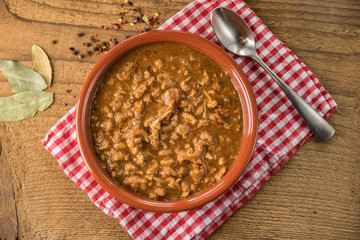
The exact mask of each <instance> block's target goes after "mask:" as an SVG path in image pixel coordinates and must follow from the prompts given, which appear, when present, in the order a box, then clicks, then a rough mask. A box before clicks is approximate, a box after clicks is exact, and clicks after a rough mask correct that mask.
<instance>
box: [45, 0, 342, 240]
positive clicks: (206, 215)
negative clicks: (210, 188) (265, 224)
mask: <svg viewBox="0 0 360 240" xmlns="http://www.w3.org/2000/svg"><path fill="white" fill-rule="evenodd" d="M219 6H224V7H228V8H230V9H232V10H234V11H235V12H237V13H238V14H240V16H241V17H242V18H243V19H244V20H245V21H246V22H247V23H248V24H249V26H250V27H251V29H252V31H253V32H254V35H255V39H256V48H257V51H258V53H259V55H260V57H261V58H262V59H263V61H264V62H265V63H266V64H267V65H268V66H269V67H270V68H271V69H272V70H273V71H274V72H275V73H276V74H277V75H278V76H279V77H281V78H282V79H283V80H284V81H285V82H286V83H287V84H288V85H290V86H291V87H292V89H294V90H295V91H296V92H297V93H298V94H299V95H300V96H301V97H302V98H303V99H305V100H306V101H307V102H308V103H309V104H310V105H311V106H312V107H313V108H314V109H316V110H317V111H318V112H319V113H320V115H321V116H324V117H325V118H327V117H328V116H329V115H330V114H331V113H332V112H333V111H334V110H335V109H336V107H337V106H336V103H335V101H334V100H333V99H332V98H331V97H330V95H329V94H328V93H327V91H326V90H325V89H324V88H323V87H322V85H321V84H320V82H319V81H318V79H317V78H316V77H315V75H314V74H313V73H312V72H311V71H310V70H309V69H308V68H307V67H306V66H305V64H304V63H303V62H302V61H301V60H300V59H299V58H298V57H297V56H295V55H294V53H292V52H291V51H290V50H289V49H288V48H287V47H286V46H285V45H284V44H283V43H282V42H281V41H280V40H279V39H277V38H276V37H275V36H274V34H273V33H271V32H270V30H269V29H268V28H267V27H266V26H265V25H264V24H263V23H262V22H261V20H260V19H259V18H258V17H257V16H256V15H255V13H254V12H253V11H252V10H251V9H250V8H249V7H248V6H247V5H246V4H245V3H244V2H243V1H240V0H237V1H229V0H219V1H214V0H212V1H204V0H196V1H194V2H192V3H190V4H189V5H188V6H186V7H185V8H184V9H183V10H181V11H180V12H179V13H177V14H176V15H175V16H173V17H172V18H170V19H169V20H167V21H166V22H165V23H164V24H163V25H162V26H161V29H165V30H171V29H172V30H181V31H184V32H191V33H195V34H197V35H200V36H202V37H204V38H207V39H209V40H211V41H213V42H215V43H217V44H219V45H220V43H219V41H218V40H217V38H216V37H215V35H214V32H213V30H212V28H211V23H210V12H211V11H212V10H213V9H214V8H216V7H219ZM231 56H232V57H233V58H234V59H235V60H236V62H237V63H238V64H239V66H240V67H241V68H242V70H243V71H244V72H245V74H246V76H247V77H248V79H249V81H250V82H251V85H252V87H253V89H254V92H255V96H256V101H257V105H258V110H259V133H258V140H257V143H256V147H255V151H254V154H253V156H252V158H251V160H250V162H249V164H248V166H247V168H246V170H245V171H244V173H243V174H242V176H241V177H240V178H239V179H238V181H237V182H236V183H235V184H234V185H233V186H232V187H231V188H230V189H229V190H228V191H227V192H225V193H224V194H223V195H222V196H220V197H219V198H217V199H215V200H214V201H212V202H210V203H208V204H206V205H205V206H203V207H200V208H197V209H194V210H190V211H185V212H179V213H168V214H162V213H154V212H146V211H143V210H140V209H134V208H132V207H130V206H128V205H126V204H124V203H121V202H119V201H118V200H116V199H115V198H114V197H112V196H111V195H110V194H109V193H107V192H106V191H105V190H104V189H103V188H101V187H100V185H99V184H98V183H97V182H96V181H95V180H94V179H93V178H92V176H91V175H90V173H89V171H88V170H87V169H86V166H85V163H84V161H83V159H82V158H81V155H80V151H79V147H78V145H77V141H76V128H75V115H76V107H77V106H75V107H74V108H73V109H71V110H70V112H68V113H67V114H66V115H65V116H64V117H63V118H61V119H60V120H59V122H57V123H56V125H55V126H54V127H52V128H51V129H50V131H49V132H48V133H47V134H46V137H45V138H44V139H43V141H42V144H43V146H44V148H45V149H46V150H48V151H49V152H50V153H51V154H52V155H54V156H55V158H56V159H57V160H58V162H59V164H60V166H61V168H62V169H63V171H64V172H65V174H66V175H68V176H69V177H70V178H71V180H73V181H74V182H75V183H76V184H77V185H78V186H79V187H80V188H81V189H82V190H83V191H85V192H86V193H87V194H88V196H89V198H90V199H91V201H92V202H93V203H94V204H95V205H96V206H97V207H99V208H100V209H102V210H103V211H104V212H105V213H106V214H107V215H109V216H112V217H114V218H116V219H117V220H118V221H119V222H120V224H121V225H122V226H123V227H124V228H125V229H126V230H127V231H128V233H129V234H130V236H131V237H133V238H134V239H152V240H154V239H192V238H194V239H204V238H205V237H207V236H209V235H210V234H211V233H212V232H213V231H214V230H215V229H216V228H217V227H219V226H220V225H221V224H222V223H223V222H224V221H225V220H226V219H227V218H228V217H229V216H230V215H231V214H232V213H233V212H235V211H236V210H237V209H238V208H239V207H240V206H241V205H242V204H243V203H245V202H246V201H247V200H248V199H250V198H251V197H252V196H253V195H254V194H255V193H256V192H257V191H258V190H259V188H260V187H261V186H262V185H263V184H264V183H265V182H266V181H267V180H268V179H269V178H270V177H271V176H272V175H273V174H274V173H275V172H276V171H278V170H279V169H280V168H281V166H282V165H283V164H284V163H285V162H287V161H288V160H289V158H290V157H291V156H292V155H293V154H294V152H295V151H296V150H297V149H298V148H299V147H300V145H301V144H302V143H304V142H305V141H306V140H307V139H308V138H309V137H310V136H311V133H310V131H309V129H308V128H307V126H306V125H305V123H304V122H303V121H302V119H301V117H300V116H299V115H298V114H297V112H296V111H295V110H294V107H293V106H292V105H291V103H290V102H289V100H288V98H287V97H286V96H285V95H284V93H283V92H282V91H281V89H280V88H279V87H278V86H277V85H276V83H275V82H274V81H273V80H272V79H271V78H270V76H269V75H268V74H267V73H266V72H265V71H264V70H263V69H262V68H261V67H260V66H259V65H258V64H256V63H255V61H252V60H250V59H247V58H241V57H236V56H234V55H231Z"/></svg>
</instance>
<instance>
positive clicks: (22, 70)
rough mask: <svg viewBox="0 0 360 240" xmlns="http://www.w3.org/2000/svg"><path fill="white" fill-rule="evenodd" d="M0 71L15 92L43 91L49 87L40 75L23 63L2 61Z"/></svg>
mask: <svg viewBox="0 0 360 240" xmlns="http://www.w3.org/2000/svg"><path fill="white" fill-rule="evenodd" d="M0 71H2V74H3V75H4V77H5V78H6V79H7V80H8V81H9V84H10V88H11V91H13V92H21V91H29V90H43V89H45V88H46V87H47V85H46V83H45V82H44V79H43V78H42V77H41V75H40V74H38V73H37V72H35V71H34V70H32V69H31V68H29V67H27V66H25V65H23V64H21V63H18V62H14V61H10V60H0Z"/></svg>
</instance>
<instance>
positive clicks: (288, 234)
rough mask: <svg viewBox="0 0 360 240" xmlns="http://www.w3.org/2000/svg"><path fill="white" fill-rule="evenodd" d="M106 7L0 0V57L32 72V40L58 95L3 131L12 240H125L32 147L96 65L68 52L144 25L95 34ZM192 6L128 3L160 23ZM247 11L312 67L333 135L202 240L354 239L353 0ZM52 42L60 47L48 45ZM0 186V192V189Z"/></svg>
mask: <svg viewBox="0 0 360 240" xmlns="http://www.w3.org/2000/svg"><path fill="white" fill-rule="evenodd" d="M119 1H120V0H119ZM113 2H114V1H110V0H101V1H100V0H97V1H96V2H94V1H93V0H88V1H72V0H58V1H46V0H32V1H31V0H6V1H0V21H1V25H0V33H1V36H3V37H0V46H1V51H0V59H13V60H18V61H20V62H22V63H24V64H26V65H28V66H31V65H32V63H31V54H30V48H31V46H32V45H33V44H34V43H36V44H38V45H40V46H41V47H42V48H44V49H45V51H46V52H47V53H48V54H49V56H50V59H51V62H52V65H53V68H54V81H53V85H52V88H51V90H52V91H54V92H55V102H54V104H53V105H52V106H51V107H50V108H49V109H48V110H46V111H45V112H41V113H38V114H37V115H36V117H34V118H31V119H27V120H24V121H20V122H10V123H0V129H3V131H2V132H1V134H0V135H1V138H0V143H1V145H2V149H3V151H2V152H3V153H5V156H6V160H7V162H8V164H9V165H10V169H11V171H8V173H9V172H11V173H12V175H13V176H12V178H13V185H14V187H15V199H16V204H17V214H18V221H19V225H18V229H19V233H18V236H19V238H20V239H88V238H91V239H131V238H130V237H129V235H128V234H127V232H126V231H125V230H124V229H123V228H122V227H121V226H120V225H119V223H118V222H117V221H116V220H115V219H113V218H110V217H108V216H106V215H105V214H104V213H103V212H102V211H101V210H100V209H98V208H97V207H95V206H94V205H93V204H92V202H91V201H90V200H89V199H88V197H87V195H86V194H85V193H84V192H83V191H81V190H80V189H79V187H77V186H76V185H75V184H74V183H73V182H72V181H71V180H70V179H69V178H68V177H67V176H66V175H65V174H64V173H63V172H62V170H61V168H60V167H59V165H58V164H57V162H56V160H55V159H54V158H53V157H52V156H51V155H50V154H49V153H47V152H46V151H45V150H44V149H43V148H42V147H41V143H40V141H41V139H42V138H43V137H44V135H45V133H46V132H47V131H48V130H49V129H50V127H51V126H52V125H53V124H54V123H56V121H58V119H59V118H60V117H62V116H63V115H64V114H65V113H66V112H67V111H68V110H69V109H70V108H71V107H72V106H74V105H75V104H76V102H77V97H78V95H79V92H80V88H81V86H82V83H83V81H84V79H85V77H86V76H87V74H88V72H89V71H90V69H91V67H92V66H93V65H94V63H95V62H96V61H97V60H98V59H99V58H100V56H96V57H92V58H84V59H82V60H79V59H78V58H77V57H76V56H73V55H72V54H71V52H70V51H69V50H68V48H69V47H70V46H73V47H76V48H78V49H79V50H80V51H82V52H84V51H85V50H86V48H85V47H84V46H82V43H83V42H84V41H88V39H89V36H91V35H93V34H95V33H98V35H99V38H100V39H108V38H109V37H110V35H112V36H115V37H117V38H118V39H119V40H123V39H124V38H125V36H128V35H134V34H137V33H138V31H139V30H140V29H141V28H142V26H140V25H138V26H135V27H134V28H131V27H129V26H126V28H125V29H124V30H123V31H115V30H107V31H106V30H104V29H101V25H109V24H111V23H112V22H116V21H118V15H117V14H118V11H120V9H119V8H118V5H119V4H117V5H116V4H114V3H113ZM190 2H191V0H146V1H145V0H136V1H135V5H136V6H140V7H141V8H143V9H144V10H146V9H148V10H151V11H152V12H154V11H158V12H159V14H160V21H161V23H162V22H164V21H165V20H166V19H167V18H169V17H170V16H172V15H173V14H175V13H176V12H177V11H179V10H181V9H182V8H183V7H184V6H186V5H187V4H188V3H190ZM246 3H247V4H248V5H249V6H250V7H251V8H252V9H253V10H254V11H255V12H256V14H257V15H258V16H259V17H260V18H261V19H262V20H263V21H264V23H265V24H266V25H267V26H268V27H269V29H270V30H271V31H273V32H274V33H275V34H276V36H277V37H279V39H281V40H282V41H283V42H284V43H285V44H286V45H287V46H288V47H289V48H290V49H292V50H293V51H294V53H295V54H297V55H298V56H299V57H300V58H301V59H302V60H303V61H304V62H305V63H306V64H307V65H308V66H309V68H310V69H311V70H312V71H313V72H314V73H315V75H316V76H317V77H318V78H319V79H320V81H321V83H322V84H323V85H324V86H325V88H326V89H327V90H328V91H329V92H330V93H331V95H332V96H333V97H334V98H335V100H336V101H337V103H338V105H339V109H338V110H337V111H336V112H335V113H334V114H333V115H332V116H331V117H330V118H329V121H330V123H331V124H333V126H334V127H335V129H336V131H337V132H336V134H335V136H334V138H333V139H331V140H330V141H329V142H327V143H324V144H320V143H318V142H317V141H316V140H315V139H313V138H312V139H310V140H309V141H307V142H306V143H305V144H304V145H303V146H302V147H301V148H300V149H299V150H298V151H297V152H296V154H295V155H294V156H293V157H292V158H291V159H290V161H289V162H288V163H287V164H286V165H285V166H284V167H283V168H282V169H281V170H280V171H279V172H278V173H276V174H275V176H274V177H272V178H271V179H270V180H269V181H268V182H267V183H266V184H265V185H264V186H263V187H262V188H261V189H260V191H259V192H258V193H257V194H256V195H255V196H254V197H253V198H251V199H250V200H249V201H248V202H247V203H246V204H245V205H244V206H242V207H241V208H240V209H239V210H238V211H237V212H236V213H234V214H233V215H232V216H231V217H230V218H229V219H228V220H227V221H226V222H225V223H224V224H223V225H221V226H220V228H219V229H217V230H216V231H215V232H214V233H213V234H212V235H211V236H210V237H209V239H262V238H266V239H269V238H270V239H271V238H275V239H289V238H291V239H358V236H360V194H359V193H360V184H359V183H360V181H359V180H360V173H359V171H358V169H360V142H359V138H360V94H359V92H360V82H359V77H358V76H360V67H359V62H360V54H359V52H360V38H359V34H360V27H359V26H360V19H359V17H358V16H359V15H360V4H359V1H357V0H346V1H343V0H315V1H314V0H256V1H255V0H248V1H246ZM114 6H115V7H114ZM127 8H129V9H130V7H127ZM78 32H84V33H85V36H84V37H82V38H79V37H77V36H76V34H77V33H78ZM52 40H57V41H58V42H57V43H56V44H52V43H51V41H52ZM67 90H71V91H67ZM10 94H11V92H10V90H9V87H8V84H7V82H6V80H5V79H4V78H3V76H2V75H0V97H1V96H6V95H10ZM0 131H1V130H0ZM5 139H6V140H5ZM2 156H3V154H2ZM2 169H3V168H1V166H0V171H1V170H2ZM0 178H1V177H0ZM1 188H4V187H3V182H2V181H1V182H0V189H1ZM0 204H1V202H0ZM1 209H2V208H1ZM0 211H1V210H0ZM1 216H2V215H1V214H0V219H1ZM1 226H2V224H1V222H0V227H1ZM0 229H1V228H0ZM0 233H2V231H1V230H0ZM0 236H1V235H0ZM1 237H2V238H3V236H1Z"/></svg>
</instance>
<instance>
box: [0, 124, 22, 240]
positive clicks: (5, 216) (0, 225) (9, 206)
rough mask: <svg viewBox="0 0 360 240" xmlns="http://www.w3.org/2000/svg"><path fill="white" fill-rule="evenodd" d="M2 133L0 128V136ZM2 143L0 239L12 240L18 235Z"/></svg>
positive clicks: (10, 182)
mask: <svg viewBox="0 0 360 240" xmlns="http://www.w3.org/2000/svg"><path fill="white" fill-rule="evenodd" d="M2 133H3V130H2V129H1V126H0V136H1V135H3V134H2ZM4 141H6V140H4V139H2V138H0V239H7V240H12V239H16V237H17V235H18V229H17V227H18V220H17V213H16V203H15V194H14V189H13V182H12V174H11V169H10V166H9V163H8V159H7V158H6V155H5V153H6V151H5V149H3V148H2V144H1V142H4Z"/></svg>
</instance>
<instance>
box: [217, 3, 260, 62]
mask: <svg viewBox="0 0 360 240" xmlns="http://www.w3.org/2000/svg"><path fill="white" fill-rule="evenodd" d="M211 22H212V26H213V29H214V32H215V34H216V36H217V37H218V38H219V40H220V42H221V43H222V44H223V45H224V46H225V47H226V48H227V49H228V50H229V51H231V52H233V53H235V54H237V55H239V56H244V57H250V56H253V55H254V50H255V39H254V35H253V33H252V31H251V30H250V28H249V26H248V25H247V24H246V23H245V22H244V21H243V20H242V18H240V17H239V15H237V14H236V13H235V12H233V11H231V10H230V9H228V8H216V9H215V10H214V11H213V12H212V13H211ZM229 23H233V25H232V27H229ZM255 53H256V52H255Z"/></svg>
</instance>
